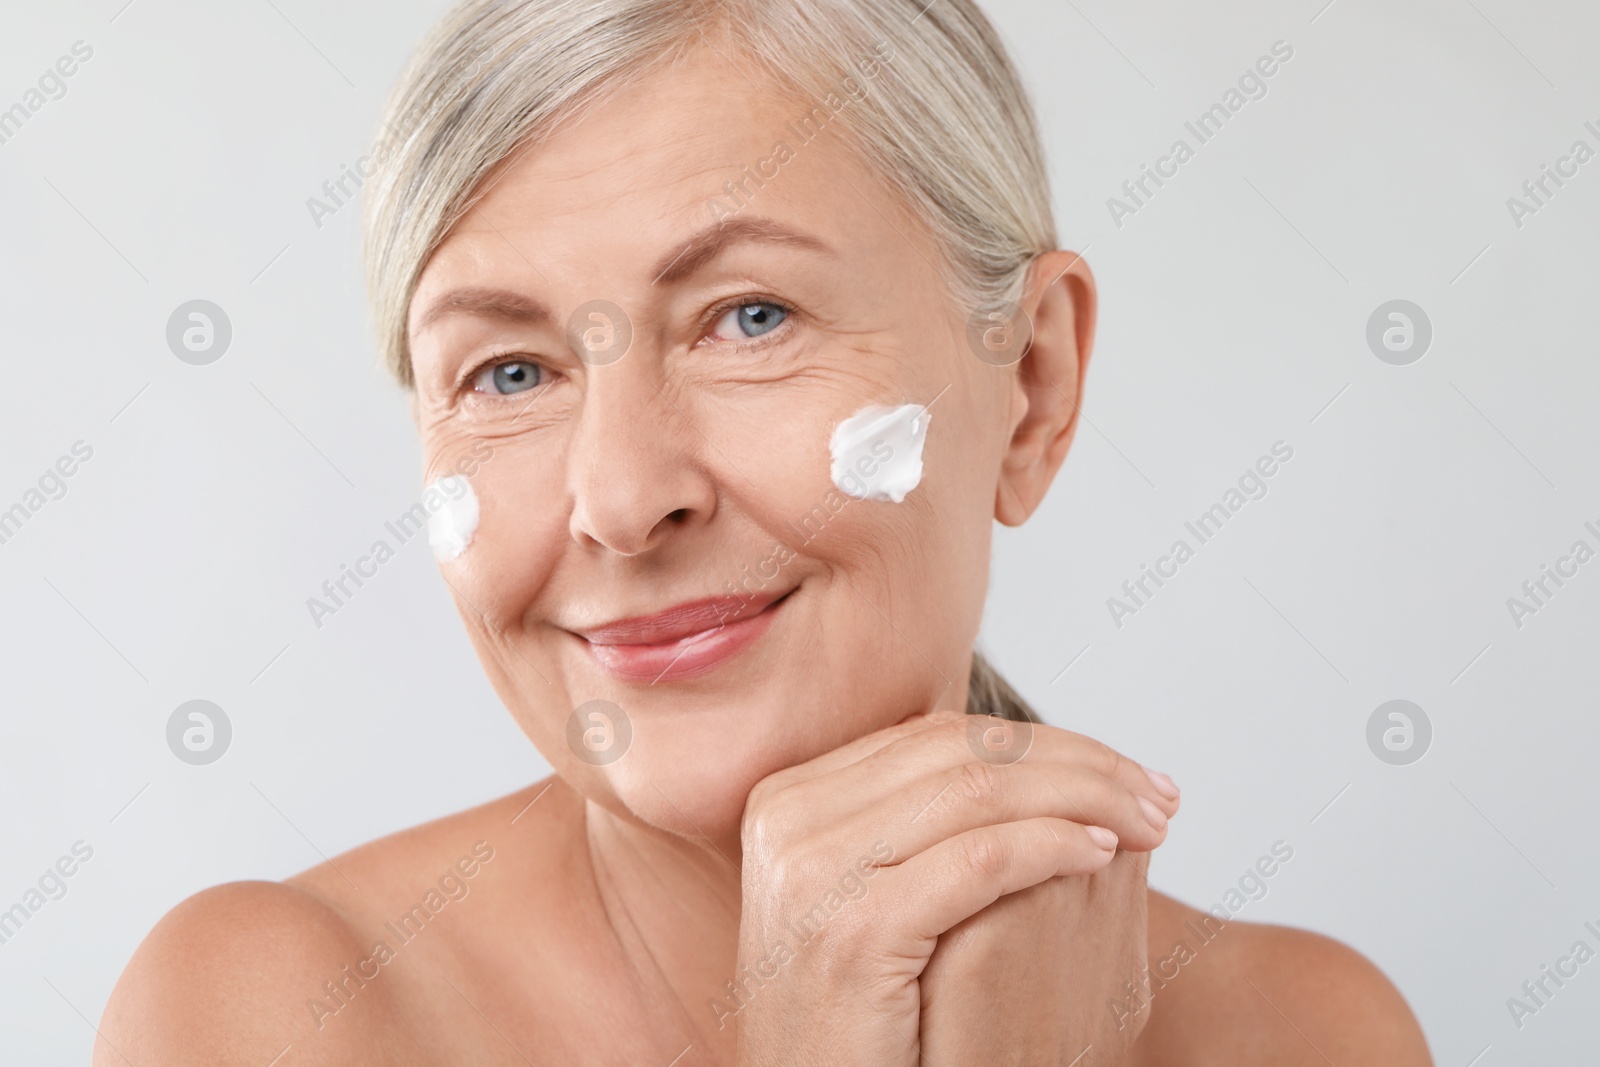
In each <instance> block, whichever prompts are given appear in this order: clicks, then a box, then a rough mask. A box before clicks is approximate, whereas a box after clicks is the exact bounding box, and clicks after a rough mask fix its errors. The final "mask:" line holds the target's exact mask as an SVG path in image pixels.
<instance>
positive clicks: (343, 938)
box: [94, 780, 570, 1067]
mask: <svg viewBox="0 0 1600 1067" xmlns="http://www.w3.org/2000/svg"><path fill="white" fill-rule="evenodd" d="M545 792H549V793H551V794H554V795H552V796H546V795H545ZM567 792H569V791H567ZM562 796H563V789H562V788H560V787H558V786H557V783H555V782H554V780H548V781H546V782H543V783H539V784H538V785H536V786H533V787H530V788H529V789H527V790H523V791H520V792H518V793H515V794H512V795H510V796H508V797H503V798H501V799H499V800H496V801H492V802H490V803H489V804H485V805H481V806H480V807H477V808H472V809H469V810H467V811H464V812H460V813H457V814H454V815H450V816H447V817H445V818H442V819H438V820H435V821H433V822H429V823H425V824H423V825H421V826H418V827H414V828H411V829H408V830H404V831H401V832H399V833H396V834H392V835H389V836H387V837H384V838H380V839H379V840H376V841H373V842H370V843H368V844H365V845H362V846H360V847H358V848H355V849H352V850H351V851H349V852H346V853H344V854H342V855H339V856H335V857H334V858H333V859H332V860H329V861H327V862H325V863H323V864H319V865H318V866H316V867H313V868H311V869H310V870H307V871H305V872H302V873H301V874H298V875H295V876H294V877H292V878H289V879H286V880H285V881H283V882H266V881H250V882H233V883H229V884H226V885H219V886H214V887H212V888H210V889H206V890H204V891H202V892H200V893H196V894H195V895H194V896H192V897H189V898H188V899H187V900H184V901H183V902H182V903H180V904H178V905H177V906H176V907H174V908H173V909H172V910H171V911H170V912H168V913H167V914H166V915H165V916H164V917H163V918H162V919H161V920H160V922H158V923H157V924H156V926H155V927H154V928H153V929H152V930H151V931H150V933H149V934H148V935H147V936H146V937H145V939H144V941H143V943H141V944H140V946H139V948H138V950H137V951H136V952H135V953H134V956H133V958H132V959H131V960H130V961H129V962H128V965H127V967H126V968H125V969H124V970H123V973H122V976H121V978H120V979H119V980H118V982H117V985H116V988H115V989H114V990H113V991H112V994H111V999H110V1001H109V1003H108V1004H107V1006H106V1010H105V1014H104V1017H103V1019H102V1021H101V1024H100V1028H99V1029H100V1035H101V1036H100V1038H99V1040H97V1041H96V1043H95V1052H94V1063H95V1065H96V1067H102V1065H105V1067H111V1065H113V1064H123V1063H126V1062H133V1063H162V1064H173V1065H184V1064H212V1063H220V1062H230V1063H231V1062H238V1063H260V1064H266V1063H272V1062H275V1061H276V1060H277V1059H278V1057H280V1056H282V1055H283V1053H284V1052H285V1050H287V1049H289V1048H293V1049H294V1056H293V1057H292V1061H293V1062H295V1063H297V1064H322V1063H327V1064H335V1063H337V1064H381V1063H396V1062H404V1063H418V1064H426V1063H432V1062H448V1050H444V1049H440V1050H435V1049H433V1048H432V1047H431V1045H432V1044H433V1043H434V1040H435V1039H434V1038H432V1037H430V1032H431V1031H432V1030H434V1029H435V1028H436V1027H437V1026H438V1025H439V1024H440V1023H442V1022H444V1021H445V1020H444V1018H443V1017H442V1015H441V1012H443V1011H445V1010H447V1009H441V1008H438V1007H436V1005H439V1004H440V1003H448V1002H447V1001H442V999H441V998H440V997H439V996H438V990H437V988H433V987H435V986H442V985H443V983H442V981H439V980H438V978H437V975H438V973H439V972H440V970H442V969H444V966H445V965H446V964H447V963H448V962H450V961H454V960H463V959H464V960H469V961H470V960H471V959H472V957H473V955H474V953H475V952H477V951H479V946H481V945H484V944H489V943H491V936H490V935H489V934H488V933H486V932H485V923H483V922H480V921H477V920H480V919H482V918H483V917H484V916H485V915H486V914H492V915H494V916H496V917H500V916H503V915H504V912H503V911H502V909H500V908H496V907H492V906H490V907H486V908H478V907H472V908H468V907H463V906H462V905H461V904H460V901H462V900H464V899H466V898H467V897H468V896H469V895H470V894H472V893H475V892H476V893H479V894H480V896H481V897H486V898H489V899H490V900H491V903H492V899H493V897H494V896H495V895H496V893H495V886H496V884H497V883H498V884H499V885H500V886H501V887H504V886H505V885H507V884H508V883H509V881H511V880H512V879H507V878H505V877H502V876H501V875H502V872H501V870H499V869H497V861H498V864H499V868H506V867H510V866H514V865H516V864H518V863H521V862H527V861H528V857H530V855H532V854H534V853H537V852H539V851H542V850H543V848H542V847H541V846H542V843H543V842H544V841H546V839H549V838H551V837H560V836H561V830H560V826H561V824H562V821H563V820H562V814H563V813H562V812H561V811H560V810H559V809H560V808H561V806H562ZM530 801H534V803H532V805H531V806H530ZM546 802H549V805H550V806H549V808H543V805H544V804H545V803H546ZM569 803H570V801H569ZM519 810H521V811H522V812H523V813H524V817H522V818H518V819H516V821H515V822H513V818H514V817H515V816H516V815H517V814H518V812H519ZM515 880H518V881H521V880H522V879H515ZM402 956H404V957H408V958H409V960H410V961H412V962H408V963H407V964H406V965H404V966H399V967H395V966H390V964H391V963H392V962H393V961H394V960H395V959H397V958H400V957H402ZM429 978H431V979H432V982H431V984H430V982H429V981H428V979H429ZM446 992H448V989H447V988H446ZM356 1005H359V1007H358V1009H357V1010H346V1009H348V1008H351V1007H353V1006H356ZM458 1051H459V1050H458ZM436 1053H444V1058H440V1056H439V1055H437V1054H436ZM285 1062H288V1060H286V1061H285Z"/></svg>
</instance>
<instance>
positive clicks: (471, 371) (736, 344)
mask: <svg viewBox="0 0 1600 1067" xmlns="http://www.w3.org/2000/svg"><path fill="white" fill-rule="evenodd" d="M751 304H769V305H771V306H772V307H775V308H780V309H782V311H783V321H782V322H780V323H779V324H778V325H777V326H776V327H774V328H773V329H772V330H769V331H768V332H766V333H764V334H762V335H761V336H760V337H752V338H750V339H749V340H747V341H733V342H726V343H728V344H731V345H732V347H733V350H734V351H735V352H748V351H750V350H751V349H753V348H760V347H761V346H763V345H766V344H770V343H772V339H773V338H774V336H782V335H783V334H785V333H786V332H787V327H788V325H789V322H790V320H791V319H792V318H793V317H794V315H795V313H796V312H795V308H794V307H793V306H792V305H790V304H788V303H785V302H784V301H782V300H774V299H772V298H771V297H768V296H763V295H760V294H757V293H747V294H745V295H744V296H739V297H735V298H733V299H731V300H724V301H723V302H722V303H720V304H717V305H716V306H714V307H713V308H711V310H710V311H708V312H706V314H705V315H704V316H703V317H702V318H701V321H700V324H699V326H698V327H697V330H696V332H697V333H699V334H701V335H702V337H703V335H704V334H705V332H706V331H707V330H709V329H710V328H711V327H712V326H713V325H715V324H716V322H717V320H718V319H720V318H722V316H724V315H726V314H727V313H728V312H730V311H736V310H738V309H739V308H742V307H748V306H749V305H751ZM697 343H698V342H697ZM501 363H531V364H533V365H534V366H536V367H538V368H539V371H540V373H541V374H551V373H553V372H552V371H551V370H550V368H549V367H548V366H546V365H545V364H544V363H542V362H540V361H539V360H537V359H533V358H531V357H529V356H528V355H527V354H526V353H522V352H514V351H513V352H496V353H495V354H494V355H491V356H485V357H484V358H483V359H482V360H479V361H478V362H477V363H474V364H472V365H471V366H470V367H469V368H468V369H467V370H466V371H464V372H463V373H462V374H461V376H460V377H459V378H458V379H457V381H456V392H457V393H458V394H459V393H460V392H462V391H463V390H469V391H471V390H470V388H469V387H470V386H471V385H472V383H473V382H474V381H476V380H477V377H478V375H480V374H482V373H483V372H484V371H485V370H487V369H488V368H490V367H493V366H497V365H499V364H501ZM539 388H540V389H543V388H544V386H543V385H541V386H540V387H539ZM484 395H492V394H484Z"/></svg>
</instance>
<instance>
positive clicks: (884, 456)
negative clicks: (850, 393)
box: [828, 404, 932, 504]
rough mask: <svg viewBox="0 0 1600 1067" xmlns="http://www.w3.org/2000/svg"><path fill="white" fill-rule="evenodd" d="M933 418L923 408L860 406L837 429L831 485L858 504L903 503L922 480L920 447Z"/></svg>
mask: <svg viewBox="0 0 1600 1067" xmlns="http://www.w3.org/2000/svg"><path fill="white" fill-rule="evenodd" d="M930 418H932V416H931V415H930V414H929V412H928V409H927V408H925V407H923V406H922V405H921V404H901V405H899V406H898V407H884V406H881V405H873V406H871V407H865V408H862V409H861V410H860V411H858V412H856V413H855V414H854V415H852V416H850V417H849V418H848V419H845V420H844V421H843V422H841V423H840V424H839V425H838V426H837V427H836V428H835V429H834V431H833V438H832V439H831V440H830V441H829V443H828V446H829V449H830V450H831V451H832V453H833V466H832V469H831V471H830V473H831V474H832V475H833V484H834V485H836V486H838V487H839V490H840V492H843V493H845V494H847V495H849V496H853V497H855V498H856V499H858V500H886V501H892V502H893V503H896V504H898V503H900V502H901V501H902V500H904V499H905V498H906V494H907V493H909V492H911V490H913V489H915V488H916V487H917V483H919V482H921V481H922V445H923V442H924V441H926V440H927V437H928V420H929V419H930Z"/></svg>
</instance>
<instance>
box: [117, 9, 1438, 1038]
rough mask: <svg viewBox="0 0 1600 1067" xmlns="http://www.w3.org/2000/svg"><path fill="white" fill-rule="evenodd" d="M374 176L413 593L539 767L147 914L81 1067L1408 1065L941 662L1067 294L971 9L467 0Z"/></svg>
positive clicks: (1010, 501) (984, 558)
mask: <svg viewBox="0 0 1600 1067" xmlns="http://www.w3.org/2000/svg"><path fill="white" fill-rule="evenodd" d="M373 166H374V174H373V177H372V178H371V180H370V181H369V182H368V185H367V190H366V192H367V197H368V203H367V234H368V261H369V265H370V282H371V288H372V292H373V297H374V307H375V312H376V318H377V325H378V329H379V332H380V337H381V343H382V345H383V347H384V350H385V352H386V353H387V356H388V358H389V360H390V361H391V363H392V366H393V369H394V371H395V373H396V374H397V375H398V376H399V378H400V379H401V380H402V381H403V382H405V383H406V384H407V385H408V386H409V387H410V388H411V390H412V397H413V409H414V412H415V417H416V423H417V427H418V430H419V433H420V434H421V438H422V442H423V445H424V454H425V458H426V470H425V471H424V475H425V477H424V482H425V483H427V484H430V485H435V488H434V489H433V490H432V492H433V494H434V495H433V496H431V497H430V498H428V499H429V500H430V501H431V502H430V503H429V504H428V508H429V509H430V510H434V511H435V514H434V520H435V523H434V531H433V532H434V534H435V544H436V547H437V548H438V550H439V556H440V568H441V571H442V574H443V576H444V579H445V580H446V582H447V583H448V584H449V587H450V589H451V591H452V593H453V596H454V597H455V601H456V604H457V607H458V608H459V610H460V614H461V618H462V620H463V621H464V622H465V624H466V627H467V630H468V632H469V633H470V635H471V639H472V641H473V643H474V645H475V647H476V649H477V652H478V656H479V659H480V661H481V663H482V665H483V668H484V670H485V671H487V672H488V675H489V678H490V679H491V681H492V682H493V684H494V687H495V689H496V691H497V692H498V694H499V696H500V697H501V699H502V700H503V701H504V703H505V705H506V707H507V708H509V709H510V711H511V713H512V715H513V716H515V717H516V719H517V722H518V723H519V725H520V726H521V727H522V728H523V730H524V731H525V732H526V733H527V734H528V736H529V737H530V738H531V739H532V741H533V742H534V744H535V745H537V746H538V748H539V750H540V751H541V752H542V753H543V754H544V755H545V756H546V758H548V760H549V761H550V763H551V765H552V766H553V768H554V770H555V774H554V775H553V776H552V777H551V778H549V779H547V780H545V781H543V782H540V783H536V784H534V785H532V786H529V787H528V788H527V789H525V790H523V791H521V792H518V793H516V794H513V795H511V796H508V797H505V798H502V799H500V800H496V801H493V802H491V803H488V804H485V805H483V806H482V807H479V808H475V809H473V810H470V811H466V812H462V813H460V814H457V815H453V816H450V817H448V818H444V819H441V820H439V821H437V822H433V823H429V824H427V825H424V826H421V827H417V828H414V829H411V830H407V831H405V832H402V833H398V834H395V835H393V836H390V837H387V838H384V839H382V840H379V841H376V842H373V843H371V844H368V845H365V846H362V847H360V848H357V849H355V850H353V851H351V852H349V853H347V854H345V855H343V856H340V857H338V858H337V859H336V860H334V861H331V862H329V863H326V864H323V865H322V866H319V867H315V868H313V869H311V870H309V871H306V872H304V873H302V874H300V875H297V876H295V877H293V878H290V879H288V880H287V881H285V882H284V883H282V884H278V883H266V882H250V883H238V884H233V885H225V886H220V887H217V888H213V889H210V890H207V891H205V892H203V893H200V894H198V895H197V896H195V897H193V898H191V899H189V900H188V901H186V902H184V903H183V904H181V905H179V906H178V907H177V908H175V909H174V910H173V911H172V912H171V913H170V914H169V915H168V916H167V917H166V918H164V919H163V920H162V921H161V923H160V924H159V925H158V926H157V927H156V929H155V930H154V931H153V932H152V933H151V934H150V935H149V937H148V938H147V940H146V941H145V942H144V944H143V945H142V946H141V947H140V949H139V951H138V953H137V954H136V955H135V957H134V959H133V961H132V962H131V963H130V964H129V965H128V968H127V970H126V972H125V973H124V975H123V977H122V979H121V981H120V983H119V984H118V986H117V989H116V991H115V993H114V994H113V997H112V1000H111V1003H110V1005H109V1007H108V1008H107V1011H106V1015H105V1020H104V1022H103V1024H102V1026H101V1040H100V1041H99V1042H98V1043H97V1045H96V1055H95V1062H96V1063H97V1064H108V1065H109V1064H114V1063H123V1062H128V1063H133V1064H152V1065H153V1064H161V1065H172V1064H190V1063H192V1064H202V1063H204V1064H214V1063H239V1064H261V1065H265V1064H268V1063H272V1064H282V1065H283V1067H291V1065H296V1064H352V1063H361V1064H460V1063H471V1064H527V1063H539V1064H545V1063H552V1064H554V1063H562V1064H566V1063H593V1064H634V1065H659V1067H669V1065H678V1067H690V1065H697V1064H751V1065H753V1064H805V1065H812V1064H861V1065H872V1067H884V1065H896V1064H907V1065H909V1064H917V1063H919V1062H926V1063H928V1064H933V1065H935V1067H955V1065H963V1064H991V1063H1015V1064H1046V1063H1048V1064H1068V1063H1073V1064H1083V1065H1089V1064H1191V1063H1192V1064H1230V1065H1234V1064H1256V1063H1259V1064H1269V1063H1270V1064H1290V1063H1323V1062H1332V1063H1336V1064H1341V1065H1343V1064H1363V1065H1370V1064H1395V1065H1411V1064H1426V1063H1428V1062H1430V1061H1429V1059H1428V1053H1427V1050H1426V1046H1425V1044H1424V1042H1423V1040H1422V1037H1421V1034H1420V1032H1419V1030H1418V1028H1417V1025H1416V1023H1415V1021H1414V1020H1413V1018H1412V1016H1411V1013H1410V1012H1409V1010H1408V1009H1407V1007H1406V1005H1405V1002H1404V1001H1403V1000H1402V999H1401V998H1400V996H1399V994H1398V993H1397V992H1396V991H1395V990H1394V988H1393V987H1392V986H1391V985H1390V984H1389V983H1388V982H1387V981H1386V980H1385V979H1384V977H1383V976H1382V975H1381V974H1380V973H1379V972H1378V971H1377V970H1376V969H1375V968H1373V967H1372V965H1371V964H1369V963H1368V962H1367V961H1365V960H1364V959H1363V958H1362V957H1360V956H1359V955H1357V954H1355V953H1354V952H1352V951H1350V950H1349V949H1347V948H1344V947H1343V946H1341V945H1339V944H1338V943H1336V942H1333V941H1330V940H1327V939H1325V938H1322V937H1318V936H1315V935H1312V934H1308V933H1304V932H1300V931H1295V930H1290V929H1284V928H1273V927H1266V926H1251V925H1249V924H1245V923H1241V922H1236V921H1226V922H1224V921H1223V920H1222V918H1221V917H1218V916H1212V915H1207V914H1205V913H1202V912H1199V911H1196V910H1195V909H1192V908H1189V907H1187V906H1185V905H1183V904H1181V903H1179V902H1177V901H1175V900H1172V899H1170V898H1168V897H1166V896H1163V895H1161V894H1159V893H1156V892H1153V891H1151V890H1149V889H1148V887H1147V884H1146V877H1145V871H1146V860H1147V858H1148V856H1149V853H1150V851H1151V850H1152V849H1154V848H1156V847H1158V846H1159V845H1160V843H1161V842H1162V841H1163V840H1164V838H1165V836H1166V834H1167V832H1168V826H1169V820H1170V819H1171V818H1173V817H1174V816H1175V815H1176V813H1177V810H1178V806H1179V805H1178V797H1179V794H1178V790H1177V788H1176V787H1175V786H1174V785H1173V784H1172V782H1171V781H1170V780H1169V779H1168V778H1167V777H1166V776H1164V775H1162V774H1160V773H1158V772H1154V771H1148V770H1146V769H1145V768H1143V767H1142V766H1140V764H1138V763H1137V762H1135V761H1133V760H1132V759H1129V758H1126V757H1124V756H1122V755H1120V754H1118V753H1116V752H1114V751H1111V750H1110V749H1108V748H1107V747H1106V746H1104V745H1101V744H1099V743H1097V742H1095V741H1093V740H1091V739H1089V738H1086V737H1083V736H1080V735H1077V734H1073V733H1070V732H1067V731H1065V730H1061V729H1056V728H1053V727H1050V726H1047V725H1045V724H1043V723H1042V722H1040V721H1039V720H1038V719H1037V718H1036V717H1035V716H1034V715H1033V714H1032V713H1031V712H1030V711H1029V710H1028V709H1027V707H1026V706H1025V705H1024V704H1023V702H1022V701H1021V700H1020V699H1019V698H1018V697H1017V695H1016V694H1015V693H1014V692H1012V691H1011V690H1010V688H1009V687H1008V686H1007V685H1006V684H1005V683H1004V682H1003V681H1002V680H1001V679H1000V678H999V677H998V676H997V675H996V674H995V672H994V671H993V669H992V668H991V667H990V666H988V665H987V664H986V663H985V662H984V661H983V660H982V658H981V657H979V656H978V655H977V654H976V653H975V652H974V640H975V638H976V635H977V631H978V626H979V621H980V617H981V614H982V609H983V602H984V597H985V591H986V585H987V576H988V564H989V553H990V544H991V541H990V538H991V530H992V523H993V522H994V521H995V520H998V521H1000V522H1002V523H1006V524H1012V525H1014V524H1018V523H1021V522H1023V521H1025V520H1026V519H1027V518H1028V516H1029V514H1030V513H1031V512H1032V511H1033V510H1034V509H1035V508H1036V507H1037V506H1038V504H1039V502H1040V500H1041V498H1042V497H1043V496H1044V494H1045V492H1046V490H1047V489H1048V488H1049V486H1050V483H1051V481H1052V479H1053V478H1054V476H1055V474H1056V472H1057V470H1058V469H1059V467H1060V465H1061V463H1062V460H1063V458H1064V457H1065V455H1066V452H1067V448H1068V445H1069V444H1070V442H1071V440H1072V435H1073V431H1074V428H1075V426H1076V421H1077V420H1076V412H1077V407H1078V402H1079V398H1080V396H1081V393H1082V386H1083V380H1084V370H1085V366H1086V364H1087V361H1088V357H1089V351H1090V344H1091V340H1092V336H1093V328H1094V316H1095V288H1094V282H1093V279H1092V276H1091V274H1090V272H1089V269H1088V267H1087V266H1085V264H1084V263H1083V261H1082V260H1081V259H1080V258H1078V257H1077V256H1075V255H1072V254H1069V253H1067V252H1063V251H1058V250H1056V249H1055V243H1056V239H1055V233H1054V224H1053V221H1052V218H1051V210H1050V203H1049V192H1048V184H1047V181H1046V174H1045V166H1044V159H1043V155H1042V152H1041V149H1040V145H1039V141H1038V138H1037V134H1036V131H1035V127H1034V119H1033V116H1032V112H1031V109H1030V107H1029V104H1028V102H1027V100H1026V98H1025V96H1024V93H1023V91H1022V89H1021V87H1020V84H1019V80H1018V78H1017V75H1016V73H1015V71H1014V70H1013V68H1012V66H1011V64H1010V62H1009V61H1008V59H1007V57H1006V55H1005V53H1004V51H1003V49H1002V47H1001V44H1000V42H999V40H998V38H997V36H996V34H995V33H994V31H993V29H992V28H991V27H990V26H989V24H988V23H987V22H986V21H985V19H984V18H983V16H982V15H981V14H980V13H979V12H978V11H977V10H976V9H975V8H974V7H973V6H972V4H971V3H970V2H968V0H933V2H932V3H928V4H925V3H924V2H923V0H726V2H712V0H707V2H684V0H468V2H465V3H462V4H460V5H458V6H457V7H456V8H454V9H453V10H452V11H451V12H450V13H449V14H448V16H447V17H446V19H445V21H444V22H443V23H442V24H441V25H440V26H439V27H438V28H437V29H436V30H435V31H434V32H433V33H432V34H431V36H430V37H429V38H428V39H427V40H426V42H425V43H424V44H423V46H422V47H421V49H420V51H419V53H418V55H417V56H416V58H415V59H414V60H413V62H412V64H411V65H410V67H409V68H408V70H407V71H406V73H405V75H404V77H403V79H402V81H401V83H400V85H399V86H398V88H397V89H396V90H395V92H394V94H393V96H392V98H391V102H390V107H389V114H388V118H387V122H386V127H385V134H384V137H383V139H382V147H381V150H380V151H379V153H378V154H377V155H376V156H375V158H374V160H373ZM441 478H443V479H446V480H444V481H440V479H441ZM436 483H437V484H436ZM440 487H443V488H440ZM446 713H448V711H447V709H446ZM446 771H448V769H446Z"/></svg>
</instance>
